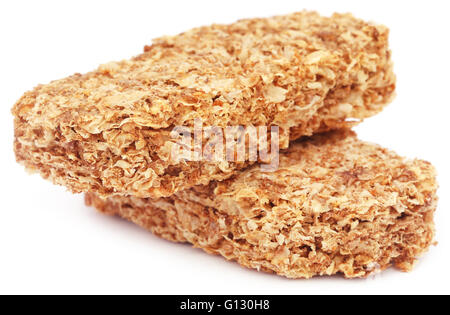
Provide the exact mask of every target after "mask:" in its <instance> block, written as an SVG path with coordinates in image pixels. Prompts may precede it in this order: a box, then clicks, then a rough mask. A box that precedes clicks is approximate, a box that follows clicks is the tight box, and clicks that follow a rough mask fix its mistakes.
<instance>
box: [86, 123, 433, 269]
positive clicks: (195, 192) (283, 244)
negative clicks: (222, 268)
mask: <svg viewBox="0 0 450 315" xmlns="http://www.w3.org/2000/svg"><path fill="white" fill-rule="evenodd" d="M436 190H437V183H436V181H435V170H434V168H433V166H432V165H430V164H429V163H428V162H425V161H421V160H406V159H404V158H402V157H399V156H398V155H397V154H395V153H393V152H391V151H389V150H386V149H384V148H382V147H380V146H378V145H374V144H370V143H365V142H362V141H360V140H358V139H357V138H356V136H355V135H354V133H352V132H350V131H339V132H333V133H328V134H325V135H316V136H314V137H312V138H311V139H309V140H304V141H297V142H294V143H292V144H291V146H290V148H289V149H288V150H287V151H286V152H284V153H282V155H281V157H280V168H279V170H278V171H276V172H274V173H263V172H260V170H259V168H258V167H256V166H253V167H250V168H248V169H246V170H245V171H243V172H241V173H239V174H237V175H236V176H235V177H233V178H231V179H228V180H225V181H222V182H211V183H209V184H208V185H205V186H196V187H193V188H191V189H189V190H186V191H180V192H178V193H176V194H174V195H173V196H171V197H168V198H160V199H150V198H146V199H145V198H144V199H142V198H136V197H124V196H113V197H109V198H106V199H103V198H100V197H98V196H97V195H95V194H93V193H89V194H87V195H86V202H87V204H88V205H93V206H94V207H96V208H97V209H98V210H100V211H101V212H104V213H107V214H115V215H119V216H122V217H123V218H126V219H128V220H130V221H133V222H135V223H136V224H138V225H140V226H142V227H144V228H146V229H148V230H150V231H152V232H153V233H155V234H156V235H159V236H161V237H163V238H165V239H168V240H171V241H175V242H190V243H192V244H193V245H194V246H195V247H199V248H201V249H203V250H205V251H206V252H208V253H213V254H219V255H222V256H224V257H225V258H227V259H231V260H236V261H237V262H238V263H240V264H241V265H243V266H245V267H249V268H255V269H258V270H263V271H268V272H274V273H276V274H279V275H282V276H286V277H289V278H310V277H313V276H316V275H333V274H336V273H342V274H344V275H345V277H348V278H353V277H365V276H367V275H369V274H371V273H373V272H375V271H377V270H383V269H385V268H387V267H389V266H390V265H394V266H396V267H398V268H400V269H401V270H404V271H409V270H410V269H411V268H412V267H413V264H414V262H415V259H416V258H417V257H418V256H420V255H421V254H422V253H423V252H424V251H426V249H427V248H428V247H429V246H430V244H431V243H432V241H433V236H434V223H433V213H434V210H435V208H436V203H437V197H436Z"/></svg>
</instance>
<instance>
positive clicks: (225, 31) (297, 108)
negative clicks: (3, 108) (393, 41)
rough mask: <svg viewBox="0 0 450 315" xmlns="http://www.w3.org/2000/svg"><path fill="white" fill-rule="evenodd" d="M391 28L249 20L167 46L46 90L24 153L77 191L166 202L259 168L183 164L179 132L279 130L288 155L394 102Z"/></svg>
mask: <svg viewBox="0 0 450 315" xmlns="http://www.w3.org/2000/svg"><path fill="white" fill-rule="evenodd" d="M390 55H391V54H390V51H389V49H388V29H387V28H386V27H384V26H380V25H374V24H372V23H366V22H364V21H361V20H359V19H356V18H354V17H353V16H351V15H350V14H335V15H333V16H331V17H322V16H320V15H318V14H317V13H314V12H299V13H294V14H290V15H286V16H277V17H271V18H258V19H248V20H241V21H238V22H236V23H234V24H230V25H211V26H206V27H200V28H195V29H192V30H190V31H187V32H185V33H182V34H179V35H176V36H167V37H162V38H159V39H156V40H154V41H153V44H152V45H150V46H146V47H145V52H144V53H142V54H141V55H138V56H136V57H134V58H132V59H130V60H124V61H119V62H111V63H107V64H104V65H101V66H100V67H99V68H98V69H96V70H95V71H92V72H89V73H86V74H75V75H72V76H70V77H67V78H64V79H60V80H56V81H53V82H51V83H49V84H45V85H39V86H37V87H36V88H35V89H33V90H32V91H29V92H26V93H25V94H24V95H23V96H22V97H21V98H20V100H19V101H18V102H17V103H16V104H15V105H14V107H13V109H12V113H13V115H14V117H15V119H14V128H15V144H14V149H15V153H16V157H17V161H18V162H20V163H22V164H23V165H25V167H26V168H27V169H28V170H30V171H36V172H39V173H40V174H41V175H42V176H43V177H44V178H47V179H50V180H52V181H53V182H54V183H56V184H60V185H64V186H66V187H68V188H69V189H70V190H71V191H72V192H75V193H78V192H88V191H92V192H95V193H97V194H100V195H103V196H108V195H126V194H132V195H135V196H137V197H153V198H156V197H163V196H169V195H171V194H173V193H174V192H177V191H179V190H183V189H186V188H189V187H192V186H194V185H199V184H207V183H208V182H209V181H211V180H223V179H226V178H229V177H230V176H232V175H233V174H234V173H236V171H237V170H239V169H242V168H243V167H245V166H247V165H248V164H249V161H247V160H246V161H243V162H233V161H231V162H229V161H228V162H227V161H224V162H221V163H217V162H214V161H212V162H211V161H181V162H180V161H179V160H177V159H173V158H172V156H171V155H170V152H171V149H172V147H173V145H174V140H173V139H171V137H170V131H171V130H172V129H173V128H174V127H175V126H187V127H192V126H193V124H194V121H195V119H200V120H201V121H202V122H203V124H205V125H208V126H219V127H226V126H250V125H252V126H275V125H276V126H279V127H280V128H281V131H282V132H281V138H280V145H281V147H282V148H286V147H287V146H288V144H289V140H294V139H297V138H299V137H301V136H305V135H306V136H309V135H312V134H314V133H317V132H322V131H327V130H331V129H336V128H342V127H348V126H351V125H353V124H355V122H359V121H361V120H362V119H364V118H366V117H369V116H371V115H374V114H376V113H378V112H379V111H380V110H381V109H382V108H383V107H384V105H386V104H387V103H388V102H389V101H390V100H391V98H392V96H393V94H394V89H395V76H394V74H393V72H392V63H391V59H390Z"/></svg>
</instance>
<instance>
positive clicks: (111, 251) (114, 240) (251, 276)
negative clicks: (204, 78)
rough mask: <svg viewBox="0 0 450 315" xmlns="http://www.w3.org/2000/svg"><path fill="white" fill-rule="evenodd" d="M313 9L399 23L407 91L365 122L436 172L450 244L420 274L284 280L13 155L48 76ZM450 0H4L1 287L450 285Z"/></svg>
mask: <svg viewBox="0 0 450 315" xmlns="http://www.w3.org/2000/svg"><path fill="white" fill-rule="evenodd" d="M302 9H314V10H317V11H319V12H320V13H322V14H325V15H329V14H331V13H332V12H334V11H337V12H352V13H353V14H354V15H356V16H357V17H361V18H363V19H366V20H372V21H376V22H378V23H382V24H385V25H387V26H389V27H390V29H391V47H392V51H393V58H394V62H395V71H396V73H397V76H398V89H397V98H396V99H395V101H394V102H393V103H392V105H390V106H389V107H388V108H387V109H386V110H385V111H384V112H383V113H381V114H380V115H378V116H376V117H374V118H371V119H369V120H367V121H366V122H365V123H364V124H362V125H361V126H359V127H358V128H357V131H358V133H359V136H360V138H361V139H364V140H368V141H372V142H377V143H379V144H381V145H383V146H385V147H388V148H390V149H394V150H396V151H397V152H398V153H400V154H401V155H405V156H408V157H411V158H413V157H419V158H422V159H426V160H429V161H430V162H432V163H433V164H434V165H435V166H436V167H437V170H438V172H439V182H440V186H441V188H440V191H439V195H440V203H439V206H438V210H437V213H436V225H437V238H436V239H437V241H438V242H439V244H438V246H436V247H433V248H431V249H430V251H429V252H428V254H426V256H425V257H423V259H421V260H420V261H419V263H418V265H417V267H416V268H415V270H414V271H413V272H411V273H409V274H405V273H402V272H399V271H396V270H388V271H386V272H384V273H382V274H380V275H377V276H375V277H372V278H369V279H366V280H344V279H342V278H341V277H332V278H330V277H328V278H317V279H313V280H287V279H284V278H281V277H278V276H275V275H269V274H264V273H258V272H256V271H252V270H247V269H244V268H242V267H240V266H239V265H237V264H236V263H231V262H226V261H225V260H224V259H222V258H220V257H215V256H210V255H207V254H205V253H203V252H202V251H201V250H199V249H193V248H191V247H190V246H189V245H180V244H173V243H170V242H167V241H164V240H161V239H159V238H157V237H155V236H153V235H152V234H150V233H148V232H146V231H144V230H141V229H140V228H138V227H136V226H134V225H133V224H131V223H128V222H124V221H121V220H120V219H117V218H111V217H106V216H103V215H101V214H98V213H97V212H95V211H94V210H93V209H90V208H87V207H86V206H85V205H84V204H83V197H82V196H81V195H72V194H70V193H69V192H67V191H66V190H65V189H64V188H62V187H56V186H53V185H52V184H50V183H49V182H46V181H44V180H43V179H41V178H40V176H38V175H32V176H31V175H28V174H27V173H26V172H25V171H24V169H23V168H22V167H21V166H20V165H17V164H16V163H15V159H14V154H13V152H12V142H13V126H12V120H13V119H12V116H11V114H10V108H11V107H12V105H13V104H14V102H15V101H16V100H17V99H18V98H19V97H20V96H21V95H22V93H23V92H25V91H26V90H29V89H31V88H33V87H34V86H35V85H37V84H38V83H46V82H48V81H50V80H53V79H57V78H62V77H65V76H67V75H70V74H72V73H74V72H86V71H89V70H93V69H95V68H96V67H97V66H98V65H99V64H100V63H105V62H107V61H110V60H120V59H124V58H128V57H131V56H133V55H136V54H138V53H140V52H141V51H142V49H143V46H144V45H145V44H149V43H150V41H151V39H152V38H154V37H158V36H161V35H166V34H176V33H178V32H182V31H185V30H187V29H189V28H191V27H195V26H200V25H204V24H210V23H228V22H233V21H234V20H236V19H239V18H246V17H257V16H270V15H276V14H286V13H290V12H294V11H299V10H302ZM449 9H450V8H449V5H448V1H392V0H391V1H380V0H377V1H342V0H341V1H281V0H276V1H274V0H270V1H262V0H259V1H244V0H239V1H231V0H222V1H211V0H210V1H168V0H166V1H164V0H161V1H129V0H128V1H123V2H118V1H80V0H78V1H72V2H70V3H69V1H54V2H51V1H29V2H24V1H8V2H7V1H1V4H0V34H1V36H0V80H1V82H0V92H1V93H0V104H1V113H0V119H1V124H0V127H1V132H2V133H1V137H0V139H1V144H0V148H1V149H0V150H1V155H0V159H1V163H0V166H1V173H0V174H1V180H0V185H1V190H0V193H1V195H2V201H1V203H0V293H159V294H169V293H173V294H269V293H270V294H310V293H342V294H346V293H361V294H365V293H367V294H368V293H384V294H390V293H394V294H395V293H398V294H408V293H450V289H449V283H450V273H449V272H448V268H449V267H448V266H449V260H450V220H449V219H450V213H449V206H450V204H449V187H450V183H449V169H450V168H449V164H450V160H449V148H448V145H449V141H448V139H447V137H448V136H449V124H450V121H449V113H450V112H449V108H450V101H449V97H450V94H449V93H450V86H449V84H450V67H449V59H450V56H449V54H450V50H449V48H450V46H449V35H448V31H449V30H450V23H449V19H450V18H449V17H448V13H449V11H450V10H449Z"/></svg>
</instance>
